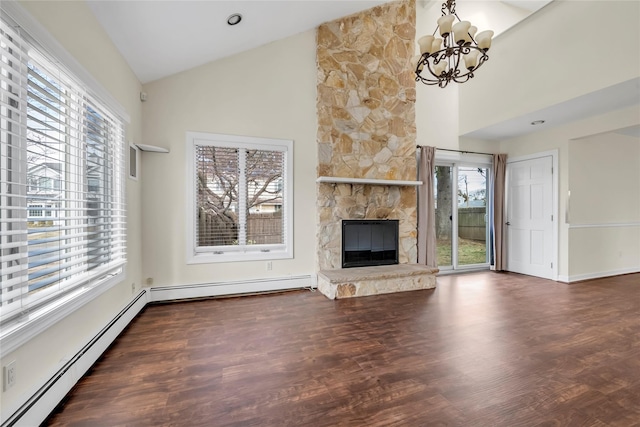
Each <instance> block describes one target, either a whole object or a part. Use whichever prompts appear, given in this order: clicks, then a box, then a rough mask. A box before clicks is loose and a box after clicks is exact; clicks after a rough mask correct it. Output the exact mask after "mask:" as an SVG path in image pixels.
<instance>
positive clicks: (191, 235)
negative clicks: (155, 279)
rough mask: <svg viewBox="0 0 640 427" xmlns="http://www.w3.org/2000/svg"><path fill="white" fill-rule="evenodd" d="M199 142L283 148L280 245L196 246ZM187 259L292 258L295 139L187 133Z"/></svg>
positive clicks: (208, 144) (251, 147)
mask: <svg viewBox="0 0 640 427" xmlns="http://www.w3.org/2000/svg"><path fill="white" fill-rule="evenodd" d="M196 146H216V147H228V148H237V149H247V150H270V149H271V150H273V151H280V152H283V153H284V154H285V156H284V178H283V183H284V191H283V203H282V204H283V207H282V211H283V214H284V220H283V235H284V236H283V243H282V244H277V245H275V244H274V245H246V246H240V247H238V248H232V247H231V246H211V247H199V246H197V239H196V233H197V209H196V204H197V183H196V181H195V176H196V169H197V166H196V159H195V151H196ZM186 162H187V166H186V171H187V179H186V187H187V188H186V191H185V194H186V207H187V209H186V215H187V217H186V219H187V221H186V222H187V224H186V226H187V232H186V233H185V234H186V260H187V264H202V263H218V262H239V261H260V260H274V259H287V258H293V141H292V140H287V139H274V138H259V137H252V136H240V135H225V134H215V133H206V132H187V134H186Z"/></svg>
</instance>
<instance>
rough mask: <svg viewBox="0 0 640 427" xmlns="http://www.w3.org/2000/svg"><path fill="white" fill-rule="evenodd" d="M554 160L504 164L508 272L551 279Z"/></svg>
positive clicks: (548, 158) (550, 158)
mask: <svg viewBox="0 0 640 427" xmlns="http://www.w3.org/2000/svg"><path fill="white" fill-rule="evenodd" d="M552 183H553V158H552V157H551V156H545V157H540V158H535V159H529V160H522V161H514V162H512V163H508V164H507V201H506V202H507V203H506V205H507V213H506V221H507V270H508V271H513V272H516V273H522V274H528V275H531V276H537V277H544V278H547V279H553V278H554V269H553V254H554V250H553V249H554V248H553V244H554V243H553V221H554V218H553V185H552Z"/></svg>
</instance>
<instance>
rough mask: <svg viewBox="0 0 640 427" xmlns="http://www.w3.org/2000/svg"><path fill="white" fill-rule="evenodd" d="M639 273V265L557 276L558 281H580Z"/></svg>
mask: <svg viewBox="0 0 640 427" xmlns="http://www.w3.org/2000/svg"><path fill="white" fill-rule="evenodd" d="M634 273H640V267H635V268H625V269H621V270H611V271H602V272H598V273H588V274H576V275H573V276H559V277H558V281H560V282H564V283H573V282H581V281H583V280H591V279H601V278H603V277H612V276H621V275H623V274H634Z"/></svg>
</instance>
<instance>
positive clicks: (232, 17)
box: [227, 13, 242, 25]
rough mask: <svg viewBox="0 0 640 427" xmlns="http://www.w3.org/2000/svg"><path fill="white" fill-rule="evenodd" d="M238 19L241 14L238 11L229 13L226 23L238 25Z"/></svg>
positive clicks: (240, 17) (239, 19)
mask: <svg viewBox="0 0 640 427" xmlns="http://www.w3.org/2000/svg"><path fill="white" fill-rule="evenodd" d="M240 21H242V15H240V14H239V13H234V14H232V15H229V17H228V18H227V24H229V25H238V24H239V23H240Z"/></svg>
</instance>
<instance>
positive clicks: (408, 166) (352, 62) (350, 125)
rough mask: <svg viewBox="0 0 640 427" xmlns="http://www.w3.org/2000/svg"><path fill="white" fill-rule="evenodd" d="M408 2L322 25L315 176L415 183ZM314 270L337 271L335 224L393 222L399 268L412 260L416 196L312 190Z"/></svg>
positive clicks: (399, 190)
mask: <svg viewBox="0 0 640 427" xmlns="http://www.w3.org/2000/svg"><path fill="white" fill-rule="evenodd" d="M415 18H416V5H415V0H403V1H396V2H391V3H387V4H384V5H382V6H378V7H375V8H373V9H370V10H368V11H364V12H362V13H359V14H356V15H352V16H349V17H345V18H342V19H339V20H336V21H332V22H329V23H326V24H323V25H321V26H320V27H319V28H318V33H317V45H318V46H317V63H318V87H317V90H318V104H317V112H318V176H332V177H343V178H374V179H391V180H415V179H416V157H415V152H416V125H415V99H416V89H415V80H414V73H413V70H412V69H411V65H410V63H411V58H412V56H413V55H414V51H415ZM317 206H318V215H319V217H318V268H319V269H320V270H327V269H336V268H340V267H341V258H340V257H341V233H342V231H341V220H342V219H374V218H375V219H382V218H389V219H398V220H400V221H399V224H400V236H399V237H400V244H399V246H400V248H399V249H400V254H399V260H400V263H401V264H404V263H412V262H416V261H417V246H416V244H417V243H416V233H417V232H416V228H417V212H416V189H415V187H405V186H395V185H390V186H389V185H368V184H366V185H363V184H327V183H321V184H318V200H317Z"/></svg>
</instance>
